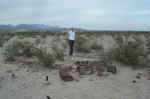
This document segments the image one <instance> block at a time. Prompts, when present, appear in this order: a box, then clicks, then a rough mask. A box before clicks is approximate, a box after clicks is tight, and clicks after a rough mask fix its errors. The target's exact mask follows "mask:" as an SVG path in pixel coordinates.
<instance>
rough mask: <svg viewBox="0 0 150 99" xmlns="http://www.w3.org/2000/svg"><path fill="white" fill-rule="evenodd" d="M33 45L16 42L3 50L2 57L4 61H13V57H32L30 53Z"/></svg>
mask: <svg viewBox="0 0 150 99" xmlns="http://www.w3.org/2000/svg"><path fill="white" fill-rule="evenodd" d="M32 48H33V45H32V44H31V43H30V42H21V41H16V42H14V43H12V44H10V45H7V46H6V48H5V52H4V55H5V56H6V60H8V59H9V60H10V58H11V60H14V59H15V57H19V56H25V57H32V56H33V55H34V53H33V52H32Z"/></svg>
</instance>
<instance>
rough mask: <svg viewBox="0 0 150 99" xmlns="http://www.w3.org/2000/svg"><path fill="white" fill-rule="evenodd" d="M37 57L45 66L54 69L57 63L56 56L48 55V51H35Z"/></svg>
mask: <svg viewBox="0 0 150 99" xmlns="http://www.w3.org/2000/svg"><path fill="white" fill-rule="evenodd" d="M34 53H35V56H36V57H37V59H38V60H39V61H40V62H41V63H42V64H43V65H44V66H45V67H51V68H53V64H54V62H55V59H56V57H55V54H52V53H48V52H47V51H46V49H38V48H36V49H34Z"/></svg>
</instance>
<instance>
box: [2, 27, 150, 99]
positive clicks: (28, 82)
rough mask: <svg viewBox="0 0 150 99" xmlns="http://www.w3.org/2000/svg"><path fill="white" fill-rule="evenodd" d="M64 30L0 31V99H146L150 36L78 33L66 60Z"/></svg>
mask: <svg viewBox="0 0 150 99" xmlns="http://www.w3.org/2000/svg"><path fill="white" fill-rule="evenodd" d="M67 31H68V30H59V31H42V30H41V31H24V30H21V31H1V32H0V99H150V94H149V93H150V86H149V85H150V38H149V37H150V34H149V32H140V31H139V32H134V31H127V32H125V31H87V30H76V35H77V36H76V39H75V48H74V49H75V53H74V55H73V56H69V55H68V50H69V48H68V41H67V39H66V32H67ZM59 66H66V67H67V66H70V67H72V68H73V69H71V70H70V71H71V73H72V75H73V78H74V79H73V80H72V81H64V80H62V79H61V77H60V75H59V69H57V67H59ZM77 66H78V67H80V66H82V67H81V69H80V72H79V71H76V68H77ZM109 66H113V67H115V68H116V69H117V70H116V71H111V70H109V69H110V68H109Z"/></svg>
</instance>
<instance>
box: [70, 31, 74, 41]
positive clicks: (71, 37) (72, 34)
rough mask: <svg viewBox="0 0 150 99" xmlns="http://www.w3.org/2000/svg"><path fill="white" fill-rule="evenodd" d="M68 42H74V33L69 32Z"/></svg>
mask: <svg viewBox="0 0 150 99" xmlns="http://www.w3.org/2000/svg"><path fill="white" fill-rule="evenodd" d="M69 40H75V32H73V31H69Z"/></svg>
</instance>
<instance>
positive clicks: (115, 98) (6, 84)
mask: <svg viewBox="0 0 150 99" xmlns="http://www.w3.org/2000/svg"><path fill="white" fill-rule="evenodd" d="M84 59H86V58H85V57H83V56H82V55H81V56H77V55H76V56H74V59H71V58H70V57H68V58H66V59H65V61H64V62H63V64H69V63H70V64H72V63H73V62H74V61H76V60H84ZM117 69H118V73H117V74H116V75H113V74H111V73H110V74H109V76H104V77H98V76H96V75H95V74H93V75H85V76H83V77H82V78H79V81H78V82H77V81H71V82H64V81H62V80H61V79H60V78H59V75H58V71H57V70H52V71H50V70H49V69H45V68H38V70H37V71H36V70H33V69H29V70H28V68H27V67H24V66H22V65H20V64H7V63H4V62H3V61H2V56H1V57H0V99H48V98H47V96H49V97H51V99H150V94H149V93H150V80H147V76H145V72H146V70H132V69H131V68H129V67H126V66H122V65H121V64H117ZM138 73H141V74H142V76H141V78H140V79H137V78H136V75H137V74H138ZM12 74H14V75H12ZM46 76H48V77H49V83H47V82H46V81H45V77H46ZM133 80H135V81H136V82H135V83H133Z"/></svg>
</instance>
